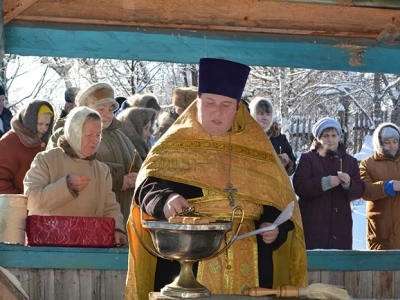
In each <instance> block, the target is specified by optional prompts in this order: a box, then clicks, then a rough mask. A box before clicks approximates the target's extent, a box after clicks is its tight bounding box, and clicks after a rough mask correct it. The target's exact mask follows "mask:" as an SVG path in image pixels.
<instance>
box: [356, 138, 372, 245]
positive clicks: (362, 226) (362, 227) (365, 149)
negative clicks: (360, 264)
mask: <svg viewBox="0 0 400 300" xmlns="http://www.w3.org/2000/svg"><path fill="white" fill-rule="evenodd" d="M372 153H373V147H372V135H367V136H365V138H364V142H363V145H362V147H361V151H360V152H359V153H356V154H355V155H354V157H355V158H356V159H357V160H358V161H361V160H363V159H364V158H367V157H368V156H370V155H371V154H372ZM365 204H366V202H365V201H364V200H362V199H360V200H356V201H353V202H352V203H351V207H352V212H353V213H352V215H353V249H354V250H365V249H367V247H366V245H367V244H366V238H367V223H366V219H365V215H366V205H365Z"/></svg>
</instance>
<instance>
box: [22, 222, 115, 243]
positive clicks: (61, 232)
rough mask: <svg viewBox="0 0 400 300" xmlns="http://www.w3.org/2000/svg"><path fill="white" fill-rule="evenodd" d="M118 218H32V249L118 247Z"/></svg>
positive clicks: (28, 226)
mask: <svg viewBox="0 0 400 300" xmlns="http://www.w3.org/2000/svg"><path fill="white" fill-rule="evenodd" d="M114 229H115V220H114V218H106V217H69V216H28V218H27V220H26V236H27V245H28V246H59V247H102V248H109V247H113V245H114Z"/></svg>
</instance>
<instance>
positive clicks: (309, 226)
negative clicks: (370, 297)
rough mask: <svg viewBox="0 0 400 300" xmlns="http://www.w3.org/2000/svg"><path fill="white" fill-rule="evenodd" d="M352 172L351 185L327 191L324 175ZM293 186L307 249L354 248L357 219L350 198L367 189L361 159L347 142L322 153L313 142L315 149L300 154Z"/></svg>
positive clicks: (359, 196)
mask: <svg viewBox="0 0 400 300" xmlns="http://www.w3.org/2000/svg"><path fill="white" fill-rule="evenodd" d="M340 159H342V172H343V173H347V174H348V175H349V176H350V180H351V183H350V188H349V189H344V188H343V186H342V185H339V186H336V187H334V188H331V189H329V190H326V191H323V189H322V185H321V181H322V177H325V176H329V175H333V176H337V172H338V171H340V165H341V164H340ZM293 186H294V190H295V192H296V194H297V195H298V196H299V206H300V211H301V216H302V220H303V227H304V235H305V240H306V248H307V249H352V240H353V237H352V230H353V219H352V216H351V206H350V201H352V200H355V199H359V198H361V196H362V195H363V192H364V182H363V181H362V180H361V178H360V172H359V168H358V163H357V160H356V159H355V158H354V157H352V156H351V155H348V154H346V149H345V146H344V145H343V144H340V143H339V146H338V150H337V151H335V152H333V151H328V152H327V153H326V154H325V155H323V154H322V151H321V149H320V145H319V144H317V143H316V142H314V143H313V145H312V147H311V150H310V151H308V152H306V153H303V154H302V155H301V157H300V161H299V164H298V166H297V170H296V172H295V174H294V177H293Z"/></svg>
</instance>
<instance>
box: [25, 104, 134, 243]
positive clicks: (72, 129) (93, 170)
mask: <svg viewBox="0 0 400 300" xmlns="http://www.w3.org/2000/svg"><path fill="white" fill-rule="evenodd" d="M64 128H65V132H64V136H62V137H60V139H59V141H58V147H56V148H54V149H51V150H48V151H45V152H42V153H39V154H38V155H37V156H36V157H35V159H34V161H33V162H32V166H31V169H30V170H29V171H28V172H27V174H26V176H25V179H24V187H25V194H26V196H27V197H28V210H29V215H42V214H46V215H55V216H86V217H112V218H114V219H115V243H116V244H121V243H126V236H125V234H124V232H125V230H124V229H125V227H124V223H123V217H122V214H121V212H120V207H119V204H118V203H117V202H116V201H115V194H114V193H113V192H112V190H111V189H112V179H111V174H110V170H109V168H108V166H107V165H106V164H104V163H102V162H99V161H98V160H96V159H95V158H94V154H95V152H96V150H97V148H98V146H99V144H100V140H101V131H102V124H101V118H100V116H99V115H98V114H97V113H96V112H95V111H94V110H91V109H89V108H87V107H81V108H74V109H73V110H72V111H71V112H70V113H69V114H68V116H67V119H66V122H65V127H64Z"/></svg>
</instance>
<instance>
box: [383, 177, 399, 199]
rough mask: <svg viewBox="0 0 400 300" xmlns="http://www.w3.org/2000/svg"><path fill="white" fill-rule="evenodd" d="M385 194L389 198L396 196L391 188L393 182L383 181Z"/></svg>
mask: <svg viewBox="0 0 400 300" xmlns="http://www.w3.org/2000/svg"><path fill="white" fill-rule="evenodd" d="M385 193H386V194H387V195H389V196H393V197H394V196H397V192H396V191H395V190H394V188H393V180H390V181H385Z"/></svg>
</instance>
